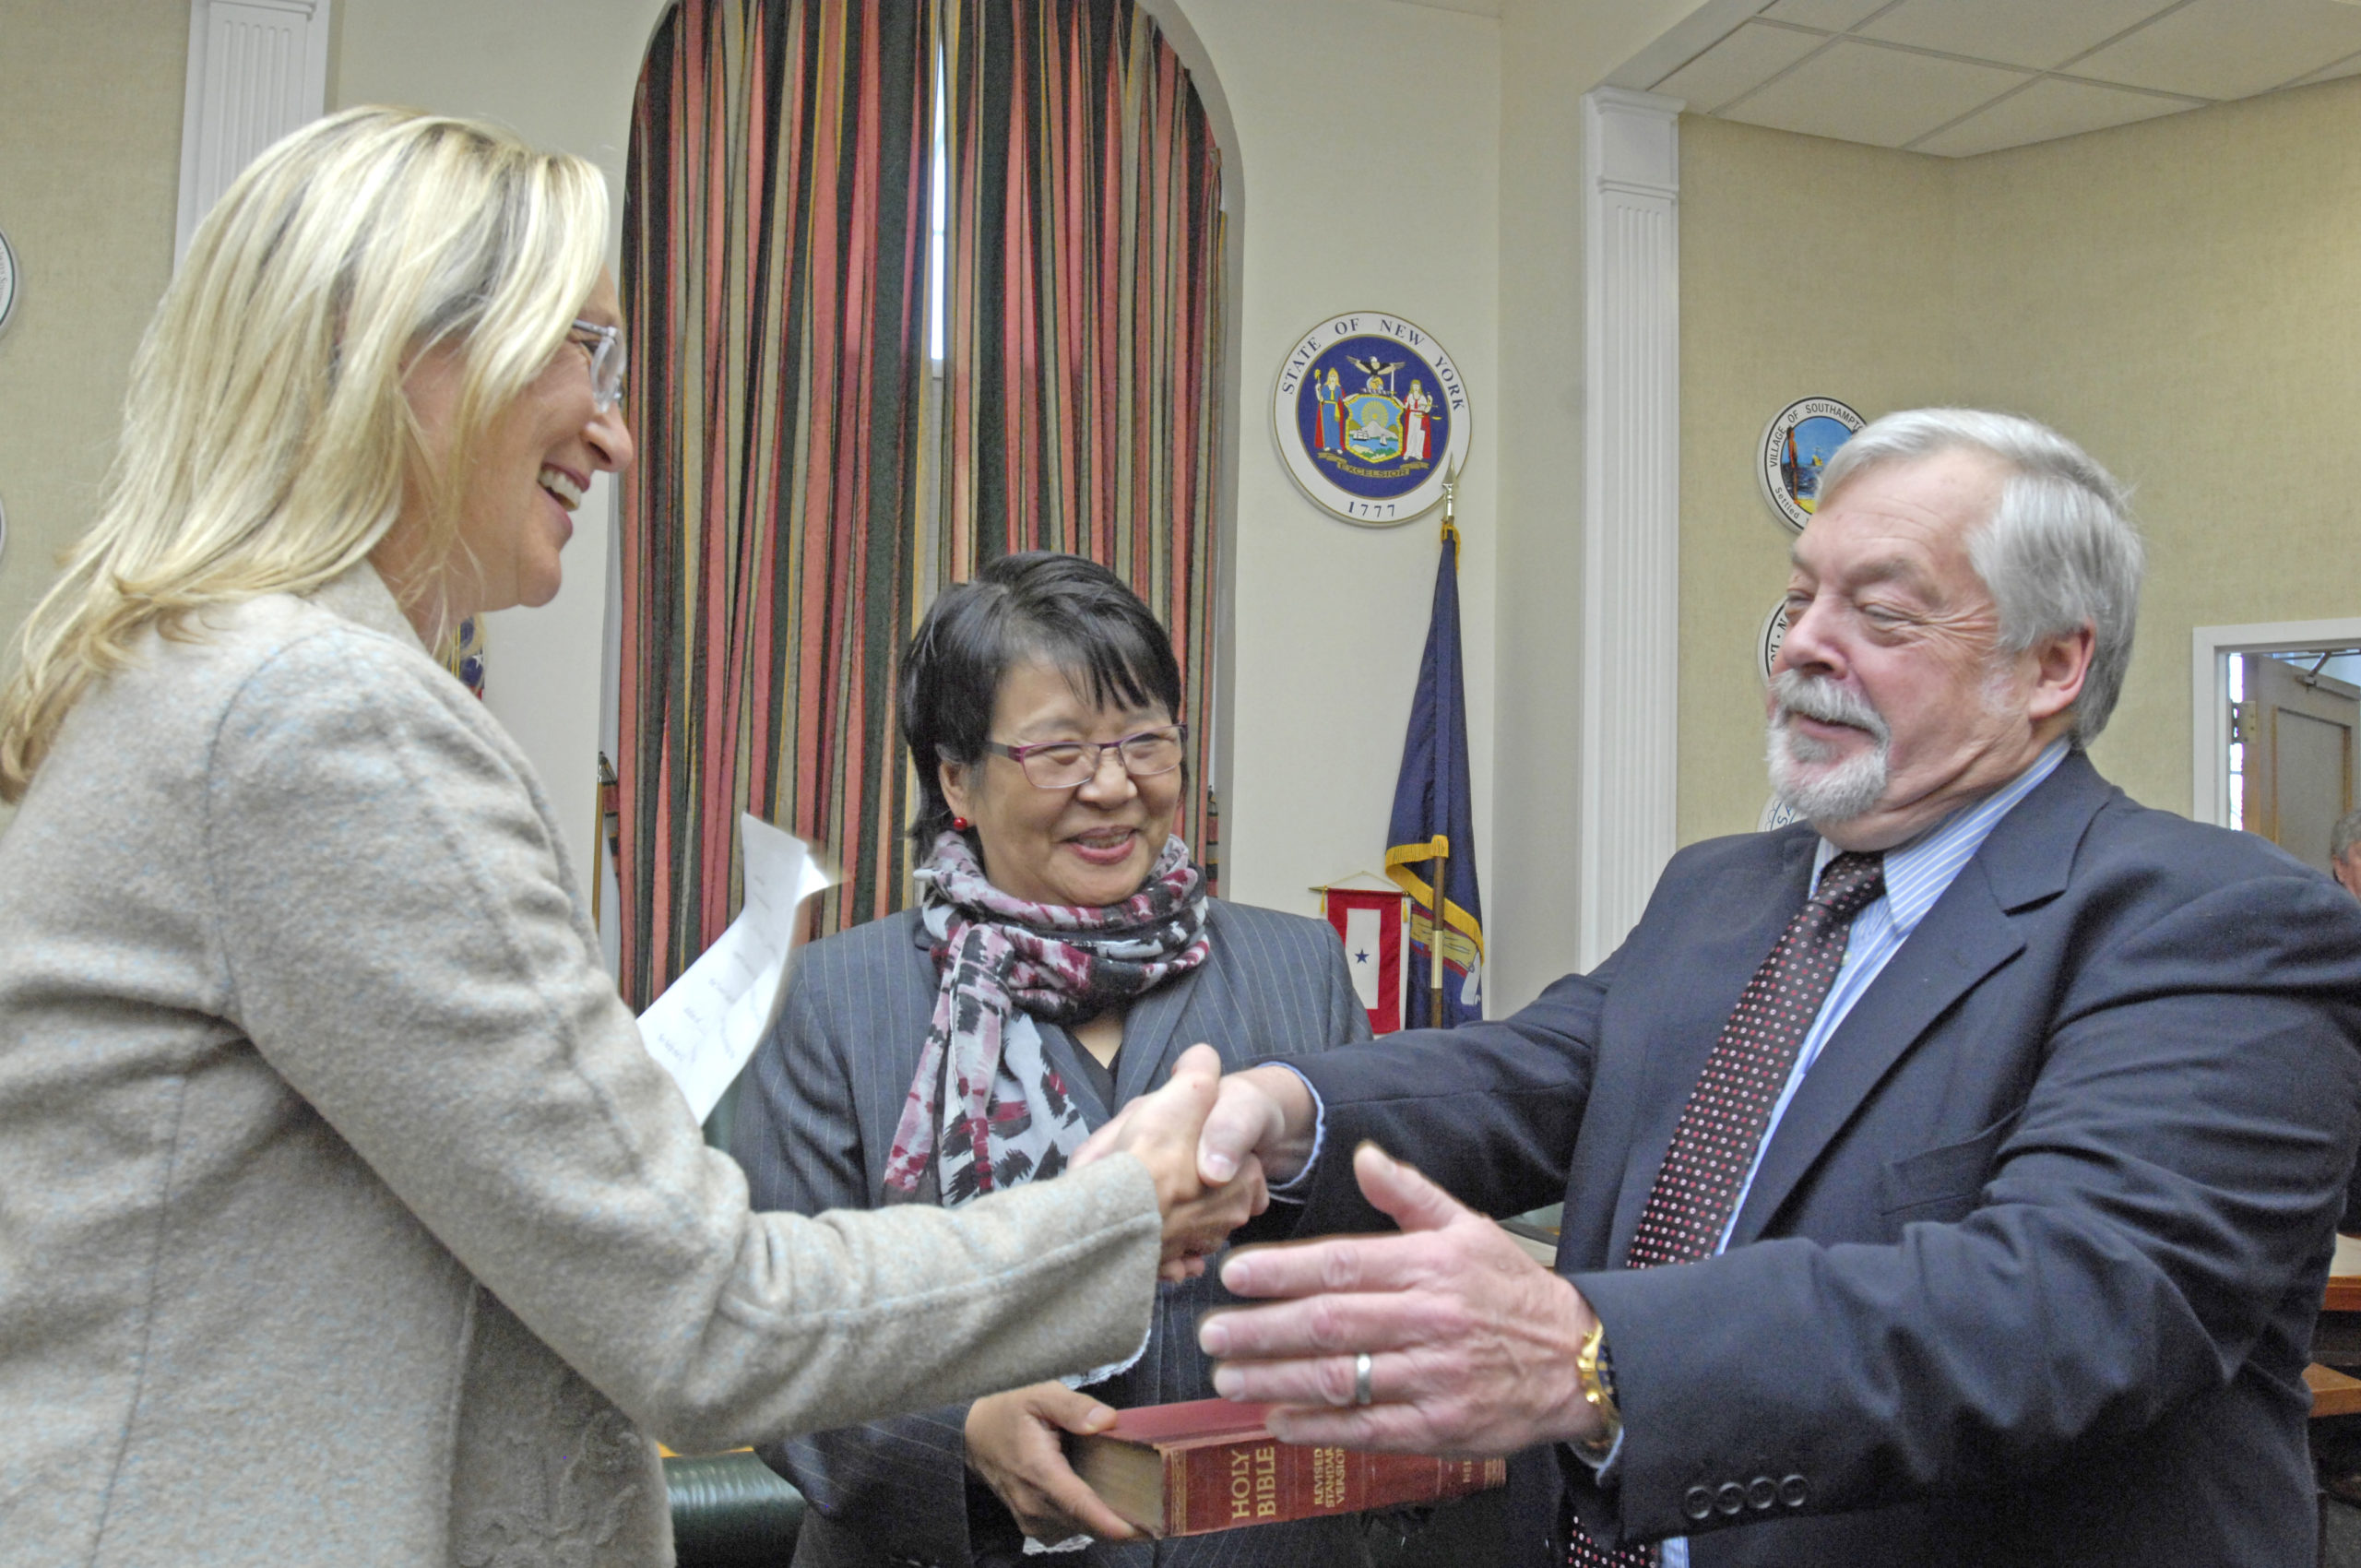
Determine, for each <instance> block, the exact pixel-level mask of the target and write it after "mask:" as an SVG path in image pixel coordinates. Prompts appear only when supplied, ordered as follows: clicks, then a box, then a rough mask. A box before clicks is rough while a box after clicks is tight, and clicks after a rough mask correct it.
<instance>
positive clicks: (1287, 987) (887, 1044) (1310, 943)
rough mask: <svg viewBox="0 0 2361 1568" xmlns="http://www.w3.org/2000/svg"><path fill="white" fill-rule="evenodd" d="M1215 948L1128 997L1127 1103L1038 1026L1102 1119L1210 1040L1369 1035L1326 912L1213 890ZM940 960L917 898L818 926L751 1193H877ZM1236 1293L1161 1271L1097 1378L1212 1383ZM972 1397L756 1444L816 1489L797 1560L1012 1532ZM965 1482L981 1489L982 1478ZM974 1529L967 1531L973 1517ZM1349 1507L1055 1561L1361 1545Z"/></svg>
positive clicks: (1172, 1559) (785, 1020)
mask: <svg viewBox="0 0 2361 1568" xmlns="http://www.w3.org/2000/svg"><path fill="white" fill-rule="evenodd" d="M1206 922H1207V930H1208V932H1210V934H1211V936H1212V944H1213V950H1212V955H1211V956H1210V957H1208V958H1207V960H1206V961H1205V963H1204V965H1202V966H1201V967H1199V968H1196V969H1194V970H1192V971H1191V972H1190V973H1188V974H1186V975H1183V976H1182V977H1181V978H1180V979H1178V980H1174V981H1172V982H1171V983H1170V984H1169V985H1166V986H1163V987H1161V988H1159V989H1158V990H1157V991H1155V992H1150V993H1149V994H1148V995H1146V996H1144V997H1142V998H1141V999H1140V1000H1139V1001H1138V1002H1137V1003H1135V1004H1133V1007H1132V1011H1131V1014H1130V1016H1129V1017H1128V1018H1126V1019H1125V1021H1124V1027H1123V1050H1122V1054H1121V1056H1120V1057H1118V1058H1117V1059H1116V1079H1115V1090H1116V1099H1117V1101H1118V1103H1117V1104H1116V1105H1114V1106H1106V1105H1101V1104H1100V1103H1099V1102H1098V1098H1097V1092H1096V1090H1095V1089H1093V1087H1091V1081H1090V1077H1089V1075H1086V1073H1084V1072H1083V1071H1081V1069H1080V1067H1079V1064H1078V1063H1079V1057H1078V1055H1077V1052H1078V1051H1079V1049H1080V1048H1079V1047H1078V1046H1077V1045H1076V1044H1075V1042H1074V1039H1073V1037H1072V1036H1070V1035H1068V1034H1067V1033H1066V1031H1064V1030H1063V1029H1062V1028H1056V1027H1055V1026H1051V1025H1044V1026H1043V1027H1042V1030H1041V1033H1042V1038H1043V1043H1044V1047H1045V1049H1046V1050H1047V1051H1048V1052H1049V1053H1050V1060H1051V1061H1052V1062H1054V1063H1058V1064H1059V1065H1060V1067H1061V1069H1062V1072H1063V1075H1064V1076H1065V1080H1066V1084H1067V1086H1068V1087H1069V1088H1070V1089H1071V1090H1072V1091H1073V1093H1074V1097H1075V1099H1077V1100H1078V1101H1079V1102H1080V1104H1081V1105H1082V1107H1083V1110H1084V1113H1085V1115H1086V1117H1087V1119H1088V1121H1089V1123H1090V1124H1091V1125H1092V1126H1093V1127H1096V1126H1097V1125H1099V1124H1100V1123H1102V1122H1104V1121H1105V1120H1106V1119H1107V1118H1108V1116H1109V1115H1110V1114H1112V1112H1113V1111H1117V1110H1120V1109H1121V1105H1122V1104H1124V1103H1128V1102H1129V1101H1130V1100H1131V1099H1132V1098H1133V1096H1134V1095H1139V1094H1143V1093H1145V1092H1146V1091H1147V1090H1149V1089H1151V1088H1153V1087H1155V1086H1156V1085H1157V1084H1158V1083H1161V1082H1162V1081H1163V1080H1164V1077H1165V1075H1166V1074H1167V1072H1168V1071H1169V1069H1170V1067H1171V1064H1172V1062H1173V1060H1174V1059H1175V1058H1176V1057H1178V1056H1179V1055H1180V1053H1181V1051H1184V1050H1186V1049H1187V1048H1188V1047H1189V1046H1190V1045H1192V1044H1193V1043H1195V1042H1196V1041H1199V1040H1204V1041H1207V1042H1209V1043H1210V1044H1212V1045H1213V1046H1214V1047H1215V1048H1216V1049H1217V1050H1218V1051H1220V1052H1221V1053H1222V1057H1223V1061H1224V1063H1225V1065H1226V1066H1228V1067H1233V1068H1234V1067H1240V1066H1244V1065H1246V1064H1247V1063H1252V1062H1253V1061H1255V1060H1257V1059H1259V1058H1263V1057H1266V1056H1276V1055H1288V1054H1296V1053H1299V1052H1303V1051H1317V1050H1323V1049H1325V1048H1326V1047H1328V1046H1330V1045H1339V1044H1343V1043H1345V1042H1347V1041H1350V1040H1362V1039H1368V1038H1369V1016H1368V1014H1367V1013H1366V1012H1364V1011H1363V1010H1362V1008H1361V1006H1360V1004H1358V1001H1357V1000H1356V999H1355V998H1354V995H1353V989H1352V980H1351V977H1350V976H1349V974H1348V973H1347V970H1346V968H1345V955H1344V949H1343V947H1342V945H1341V944H1339V943H1338V941H1337V940H1336V933H1335V930H1334V929H1333V928H1332V927H1330V926H1329V925H1328V924H1327V923H1326V922H1325V921H1317V920H1311V919H1308V918H1306V917H1304V916H1301V915H1287V914H1280V913H1278V912H1276V911H1275V910H1271V909H1254V908H1252V907H1251V906H1248V905H1242V904H1228V903H1224V902H1222V901H1221V900H1219V899H1215V900H1213V901H1212V903H1211V905H1210V907H1209V910H1208V913H1207V917H1206ZM934 1000H935V966H934V960H933V958H932V956H931V955H930V954H929V952H928V950H927V934H926V932H925V929H924V928H923V927H922V926H920V925H919V920H918V914H917V911H916V910H908V911H905V912H904V913H902V914H900V915H897V916H895V917H893V918H891V919H888V920H882V921H872V923H870V924H868V925H864V926H860V927H856V928H855V929H853V930H851V931H848V932H843V933H842V934H840V935H837V936H833V937H830V938H829V939H827V940H826V941H825V942H821V943H817V944H813V946H812V947H810V948H809V949H807V950H806V951H805V952H804V953H803V955H802V956H801V958H800V960H799V961H798V965H797V968H796V970H795V973H794V978H793V979H792V980H790V981H789V988H788V994H787V997H786V1000H785V1002H784V1003H783V1004H782V1006H781V1009H780V1014H779V1020H778V1023H777V1025H776V1026H775V1027H774V1028H773V1030H772V1032H771V1034H770V1036H769V1038H768V1039H765V1040H764V1041H763V1044H762V1047H761V1049H760V1050H758V1051H756V1052H755V1054H754V1059H753V1064H752V1066H751V1068H750V1069H749V1071H748V1073H747V1075H746V1077H745V1079H744V1080H743V1082H744V1086H745V1087H743V1089H742V1091H741V1099H740V1103H739V1108H738V1117H737V1122H736V1126H735V1130H734V1133H733V1135H732V1139H731V1152H732V1153H733V1154H735V1155H736V1156H737V1157H738V1160H739V1162H740V1163H741V1164H742V1165H743V1166H744V1167H745V1169H746V1179H747V1182H748V1185H749V1186H750V1188H751V1189H752V1192H753V1201H754V1206H756V1207H757V1208H777V1209H792V1210H796V1211H799V1212H801V1213H806V1214H816V1213H818V1212H820V1211H821V1210H823V1209H828V1208H859V1207H875V1206H879V1205H880V1204H882V1202H883V1201H884V1163H885V1152H886V1150H887V1149H888V1148H889V1147H890V1146H891V1144H892V1141H893V1134H894V1128H895V1125H896V1123H897V1122H898V1121H899V1120H900V1118H901V1114H902V1106H903V1102H904V1101H905V1100H906V1099H908V1095H909V1090H910V1078H911V1076H912V1075H913V1074H915V1073H916V1072H917V1070H918V1058H919V1047H920V1046H921V1045H923V1044H924V1043H925V1040H926V1035H927V1028H928V1025H929V1023H930V1021H931V1018H932V1016H933V1013H934ZM1230 1299H1231V1298H1230V1297H1229V1296H1228V1292H1226V1291H1224V1290H1223V1289H1221V1287H1220V1286H1219V1285H1218V1284H1217V1283H1216V1282H1215V1281H1214V1279H1213V1278H1212V1277H1211V1276H1210V1275H1208V1277H1205V1278H1204V1279H1197V1280H1192V1281H1190V1282H1188V1283H1187V1284H1184V1285H1165V1286H1162V1287H1159V1289H1158V1298H1157V1313H1156V1325H1155V1330H1154V1332H1153V1334H1152V1335H1151V1336H1150V1337H1149V1340H1148V1347H1147V1353H1146V1354H1145V1356H1143V1357H1142V1358H1141V1360H1140V1361H1139V1364H1138V1365H1136V1366H1134V1367H1133V1368H1132V1370H1131V1371H1129V1372H1125V1373H1123V1374H1122V1375H1121V1376H1120V1377H1116V1378H1112V1379H1109V1381H1108V1382H1107V1383H1105V1384H1099V1385H1098V1386H1097V1387H1094V1388H1093V1389H1092V1390H1091V1393H1093V1394H1094V1395H1096V1396H1098V1397H1099V1398H1101V1399H1103V1400H1105V1401H1106V1402H1107V1403H1108V1404H1109V1405H1113V1406H1115V1407H1117V1408H1129V1407H1131V1406H1134V1405H1150V1404H1160V1403H1165V1402H1169V1401H1171V1400H1177V1399H1204V1398H1209V1397H1211V1396H1212V1395H1213V1384H1212V1381H1211V1372H1210V1369H1209V1368H1208V1366H1207V1363H1206V1361H1205V1358H1204V1355H1203V1353H1202V1352H1200V1351H1199V1350H1198V1349H1197V1321H1198V1319H1199V1318H1200V1317H1201V1316H1202V1315H1203V1314H1204V1312H1205V1310H1206V1309H1207V1308H1208V1307H1210V1306H1213V1305H1215V1304H1216V1303H1217V1302H1221V1301H1228V1300H1230ZM966 1420H967V1406H965V1405H954V1406H946V1407H944V1408H941V1409H937V1410H932V1411H929V1412H925V1413H922V1414H919V1415H916V1416H908V1417H903V1418H900V1419H897V1420H885V1421H876V1422H872V1423H871V1424H869V1425H867V1426H860V1427H848V1428H845V1429H842V1430H840V1431H831V1432H825V1433H822V1434H820V1435H818V1436H816V1437H813V1438H809V1439H799V1440H796V1441H793V1442H789V1443H780V1444H777V1445H775V1446H773V1447H769V1448H765V1449H764V1450H763V1451H762V1454H763V1457H764V1458H765V1460H767V1461H768V1462H769V1464H770V1465H771V1467H773V1468H774V1469H777V1471H779V1472H780V1473H781V1474H783V1475H785V1476H787V1477H788V1478H789V1479H790V1480H792V1481H794V1482H795V1484H796V1485H797V1486H798V1487H800V1488H801V1489H802V1491H803V1492H804V1494H805V1496H807V1497H808V1498H809V1499H810V1500H811V1502H812V1504H813V1513H812V1514H811V1515H806V1519H805V1524H804V1526H803V1531H802V1535H801V1541H800V1544H799V1546H798V1548H797V1550H796V1556H795V1561H796V1563H797V1565H798V1568H815V1565H816V1568H838V1565H846V1568H850V1565H855V1564H862V1565H867V1564H879V1565H882V1564H889V1563H928V1564H944V1565H958V1564H966V1563H968V1562H973V1561H976V1560H977V1559H979V1558H982V1559H986V1560H990V1559H991V1558H993V1557H995V1556H997V1555H999V1554H1000V1553H1003V1552H1005V1553H1008V1554H1010V1555H1014V1553H1015V1552H1016V1550H1018V1548H1019V1538H1018V1536H1017V1533H1016V1529H1015V1526H1014V1521H1013V1520H1011V1519H1010V1517H1009V1515H1008V1512H1007V1510H1006V1509H1005V1508H1003V1506H1002V1505H1001V1503H1000V1501H999V1500H998V1499H997V1498H995V1497H993V1496H992V1495H991V1492H990V1491H988V1490H986V1489H985V1488H984V1486H983V1483H982V1482H981V1481H976V1482H974V1483H972V1488H971V1484H970V1482H969V1480H968V1478H967V1463H966V1444H965V1442H964V1440H963V1435H962V1434H963V1431H964V1428H965V1425H966ZM971 1491H972V1495H971ZM971 1518H972V1520H973V1522H974V1526H975V1528H974V1533H973V1534H972V1535H971V1534H970V1521H971ZM1359 1538H1360V1531H1359V1527H1358V1522H1357V1521H1355V1520H1351V1519H1326V1520H1317V1521H1309V1522H1305V1523H1302V1524H1293V1525H1268V1526H1260V1527H1258V1528H1254V1529H1249V1530H1238V1531H1232V1532H1229V1533H1228V1534H1223V1535H1214V1536H1204V1537H1197V1538H1190V1539H1186V1540H1176V1541H1168V1542H1163V1543H1160V1544H1157V1543H1149V1542H1135V1543H1132V1544H1128V1545H1123V1544H1116V1543H1100V1544H1095V1545H1093V1546H1092V1547H1091V1548H1090V1549H1089V1550H1087V1551H1086V1552H1075V1553H1070V1554H1066V1553H1062V1554H1060V1555H1059V1556H1058V1557H1056V1558H1053V1559H1047V1560H1044V1561H1048V1562H1055V1563H1057V1564H1059V1565H1060V1568H1064V1565H1068V1564H1072V1565H1074V1568H1084V1565H1089V1568H1099V1565H1102V1564H1103V1565H1115V1564H1121V1565H1123V1568H1135V1565H1136V1568H1145V1564H1148V1563H1150V1562H1162V1563H1188V1564H1190V1565H1191V1568H1215V1565H1228V1564H1238V1565H1240V1568H1250V1565H1262V1564H1268V1565H1270V1568H1281V1565H1283V1564H1318V1563H1343V1562H1359V1561H1361V1557H1360V1550H1359V1545H1358V1542H1359Z"/></svg>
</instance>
